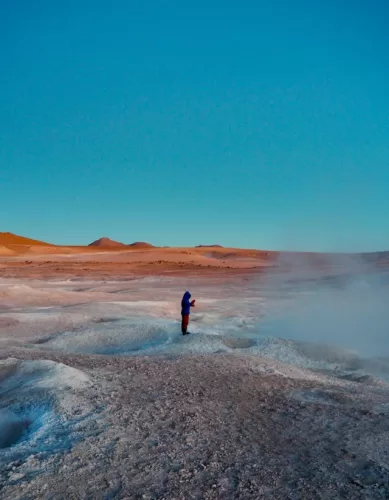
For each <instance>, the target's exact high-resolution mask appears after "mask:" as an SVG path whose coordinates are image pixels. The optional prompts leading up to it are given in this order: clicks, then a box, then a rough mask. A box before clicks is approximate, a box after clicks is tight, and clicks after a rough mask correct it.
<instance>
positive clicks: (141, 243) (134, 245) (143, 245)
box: [128, 241, 154, 248]
mask: <svg viewBox="0 0 389 500" xmlns="http://www.w3.org/2000/svg"><path fill="white" fill-rule="evenodd" d="M128 246H129V247H131V248H154V245H151V244H150V243H145V242H144V241H136V242H135V243H131V244H130V245H128Z"/></svg>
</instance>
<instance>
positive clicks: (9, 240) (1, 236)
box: [0, 233, 54, 246]
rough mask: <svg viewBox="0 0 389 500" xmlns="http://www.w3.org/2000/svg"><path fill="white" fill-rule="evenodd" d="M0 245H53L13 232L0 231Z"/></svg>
mask: <svg viewBox="0 0 389 500" xmlns="http://www.w3.org/2000/svg"><path fill="white" fill-rule="evenodd" d="M0 245H43V246H54V245H52V244H51V243H46V242H44V241H38V240H32V239H31V238H25V237H24V236H19V235H17V234H13V233H0Z"/></svg>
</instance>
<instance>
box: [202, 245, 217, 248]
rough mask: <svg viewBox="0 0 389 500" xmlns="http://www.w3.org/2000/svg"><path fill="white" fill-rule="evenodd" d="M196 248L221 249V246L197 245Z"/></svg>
mask: <svg viewBox="0 0 389 500" xmlns="http://www.w3.org/2000/svg"><path fill="white" fill-rule="evenodd" d="M196 248H223V247H222V245H197V247H196Z"/></svg>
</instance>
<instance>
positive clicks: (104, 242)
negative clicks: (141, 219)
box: [88, 238, 126, 248]
mask: <svg viewBox="0 0 389 500" xmlns="http://www.w3.org/2000/svg"><path fill="white" fill-rule="evenodd" d="M125 246H126V245H125V244H124V243H120V242H119V241H113V240H110V239H109V238H100V239H99V240H96V241H93V242H92V243H89V245H88V247H110V248H112V247H125Z"/></svg>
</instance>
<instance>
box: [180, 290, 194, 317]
mask: <svg viewBox="0 0 389 500" xmlns="http://www.w3.org/2000/svg"><path fill="white" fill-rule="evenodd" d="M191 297H192V295H191V294H190V293H189V292H185V293H184V296H183V297H182V300H181V314H182V315H187V314H190V308H191V306H192V304H191V300H190V298H191Z"/></svg>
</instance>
